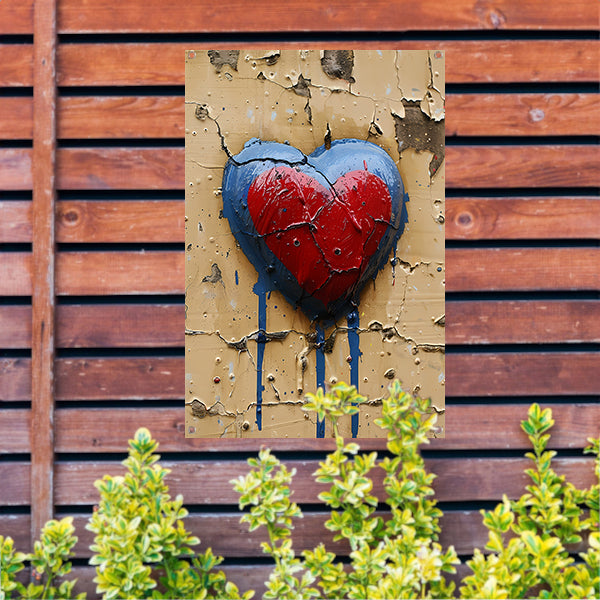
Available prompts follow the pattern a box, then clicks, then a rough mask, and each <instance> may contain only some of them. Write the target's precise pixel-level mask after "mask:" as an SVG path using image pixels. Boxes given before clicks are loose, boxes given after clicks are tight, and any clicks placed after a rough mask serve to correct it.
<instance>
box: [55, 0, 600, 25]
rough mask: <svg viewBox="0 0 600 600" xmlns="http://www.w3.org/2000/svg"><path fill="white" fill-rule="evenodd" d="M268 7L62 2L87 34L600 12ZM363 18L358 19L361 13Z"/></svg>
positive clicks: (528, 20)
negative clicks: (249, 8) (257, 9)
mask: <svg viewBox="0 0 600 600" xmlns="http://www.w3.org/2000/svg"><path fill="white" fill-rule="evenodd" d="M264 8H265V10H262V11H256V12H254V11H249V10H248V5H247V4H246V3H245V2H244V1H243V0H233V1H232V2H230V3H228V5H227V10H222V7H216V6H212V5H207V4H206V3H205V2H202V0H191V1H189V2H180V3H177V4H173V5H171V6H170V8H169V10H167V11H165V10H164V4H162V2H161V0H146V1H145V2H142V1H141V0H129V1H128V2H115V1H114V0H99V1H96V2H94V3H88V4H86V5H83V6H82V5H81V2H78V1H77V0H63V2H61V3H60V4H59V11H58V26H59V31H60V32H61V33H79V32H111V31H119V32H136V33H145V32H149V31H152V32H182V31H183V32H190V33H193V32H211V31H231V32H259V33H262V32H264V31H298V28H299V24H302V25H301V29H303V30H304V31H331V30H334V31H343V30H348V31H411V30H417V31H420V30H443V29H454V30H471V29H535V30H538V29H573V30H579V29H591V28H593V27H594V25H595V24H596V22H597V17H598V13H597V10H596V6H595V5H594V2H593V1H592V0H572V2H571V3H569V4H568V5H562V4H556V3H552V4H548V3H545V2H543V0H530V1H529V2H527V3H522V4H517V3H515V2H513V1H512V0H496V1H495V2H494V3H493V4H492V3H491V2H476V3H474V2H473V0H453V1H452V2H451V3H450V4H448V5H446V10H444V11H440V10H439V5H437V4H436V3H435V2H434V0H425V1H424V2H419V3H415V4H402V6H401V7H400V6H399V5H396V4H395V3H391V4H390V2H386V1H385V0H369V1H367V0H358V1H356V2H354V3H353V5H352V10H348V5H347V4H346V3H345V2H344V1H343V0H333V1H330V2H328V3H327V5H323V4H322V3H320V2H316V1H314V0H310V1H306V0H303V1H301V0H289V1H288V2H287V3H285V4H278V3H276V2H273V1H270V2H268V3H267V5H266V6H265V7H264ZM357 14H359V15H360V18H359V19H357V18H356V15H357Z"/></svg>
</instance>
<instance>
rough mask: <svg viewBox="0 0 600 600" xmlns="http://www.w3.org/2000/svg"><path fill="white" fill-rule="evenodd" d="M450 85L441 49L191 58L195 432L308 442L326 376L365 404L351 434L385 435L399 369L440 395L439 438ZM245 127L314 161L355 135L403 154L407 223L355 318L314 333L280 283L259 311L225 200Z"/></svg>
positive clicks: (408, 382)
mask: <svg viewBox="0 0 600 600" xmlns="http://www.w3.org/2000/svg"><path fill="white" fill-rule="evenodd" d="M444 94H445V92H444V55H443V53H442V52H440V51H371V50H369V51H366V50H360V51H318V50H282V51H279V50H265V51H256V50H251V51H243V50H240V51H237V50H236V51H231V50H230V51H216V50H212V51H209V52H206V51H192V50H190V51H187V52H186V217H185V219H186V324H185V326H186V435H187V436H188V437H315V435H316V431H317V423H316V422H315V419H314V417H313V415H312V414H311V415H307V414H305V412H304V411H303V410H302V404H303V398H304V394H305V393H306V392H310V391H314V390H315V389H316V387H317V383H324V384H329V383H333V382H335V381H346V382H352V383H356V384H358V388H359V391H360V392H361V394H363V395H365V396H367V397H368V398H369V403H368V404H367V405H365V406H363V408H362V409H361V414H360V416H359V419H358V428H357V429H356V425H357V423H356V422H355V427H354V432H353V426H352V423H351V421H350V419H348V421H347V422H345V423H344V424H343V426H342V431H343V433H344V435H346V436H348V437H350V436H351V435H352V434H353V433H354V434H356V435H357V436H358V437H380V436H381V431H380V430H379V428H378V427H377V426H376V425H375V424H374V422H373V421H374V419H376V418H377V417H378V416H379V415H380V404H381V402H380V399H381V398H382V397H383V396H384V395H385V394H386V391H387V385H388V384H389V382H390V380H392V379H394V378H397V379H399V380H400V382H401V383H402V385H403V387H404V389H406V390H409V391H412V392H414V393H416V394H419V395H421V396H426V397H431V398H432V399H433V404H434V407H435V410H436V411H437V412H438V413H439V419H438V425H439V435H440V436H443V435H444V415H443V413H444V324H445V318H444ZM253 137H257V138H260V139H262V140H269V141H271V140H273V141H278V142H289V143H290V144H291V145H292V146H295V147H296V148H298V149H299V150H300V151H301V152H303V153H304V154H307V155H308V154H310V153H311V152H313V151H314V150H315V148H317V147H318V146H320V145H322V144H323V143H324V142H325V143H327V141H328V140H329V141H331V140H337V139H342V138H357V139H364V140H368V141H371V142H373V143H375V144H377V145H379V146H380V147H381V148H383V149H384V150H385V151H386V152H387V153H388V154H389V155H390V156H391V157H392V158H393V160H394V161H396V164H397V165H398V169H399V171H400V174H401V176H402V179H403V181H404V185H405V187H406V191H407V193H408V195H409V198H410V200H409V202H408V203H407V209H408V223H407V226H406V229H405V231H404V233H403V235H402V237H401V238H400V240H399V242H398V245H397V251H396V252H395V253H393V254H392V255H390V257H389V260H388V262H387V265H386V267H385V268H384V269H383V270H382V271H380V272H379V274H378V276H377V277H376V279H375V280H374V281H372V282H370V283H368V284H367V285H366V287H365V288H364V289H363V291H362V293H361V297H360V305H359V308H358V323H350V322H345V321H344V322H338V323H337V325H336V326H331V327H327V328H325V329H323V330H322V329H321V328H319V327H317V326H316V325H315V324H314V323H312V324H311V322H310V321H309V319H308V318H307V317H306V316H305V315H304V314H303V313H302V312H301V311H299V310H295V309H294V307H293V306H291V305H290V304H289V303H288V302H287V301H286V300H285V299H284V298H283V296H282V295H281V294H280V293H279V292H277V291H272V292H270V293H269V294H267V297H266V302H265V305H264V306H259V298H258V295H257V294H256V293H255V292H254V289H255V287H254V286H255V284H256V283H257V272H256V270H255V269H254V267H253V266H252V265H251V264H250V262H249V261H248V259H247V258H246V256H245V255H244V253H243V252H242V250H241V249H240V248H239V246H238V245H237V244H236V241H235V239H234V237H233V235H232V233H231V230H230V228H229V223H228V221H227V219H225V218H224V217H223V212H222V208H223V206H222V198H221V179H222V175H223V169H224V166H225V163H226V162H227V158H228V156H229V155H235V154H237V153H238V152H240V151H241V150H242V148H243V146H244V143H245V142H247V141H248V140H249V139H250V138H253ZM261 311H263V312H264V314H262V315H259V313H260V312H261ZM259 318H261V319H263V320H264V319H266V327H265V332H264V334H263V333H261V331H260V329H261V328H260V326H259ZM263 322H264V321H263ZM257 404H258V405H259V410H260V414H261V417H260V419H257ZM258 423H260V428H259V425H258ZM324 435H325V437H329V436H330V435H331V432H330V431H328V430H325V432H324Z"/></svg>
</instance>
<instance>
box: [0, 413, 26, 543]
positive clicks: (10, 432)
mask: <svg viewBox="0 0 600 600" xmlns="http://www.w3.org/2000/svg"><path fill="white" fill-rule="evenodd" d="M30 424H31V410H29V409H26V408H17V409H11V410H3V411H2V419H0V455H2V454H29V453H30V452H31V426H30ZM0 531H2V527H1V526H0ZM25 532H26V533H27V537H29V529H26V530H25ZM2 535H4V536H6V535H7V534H6V533H4V532H2Z"/></svg>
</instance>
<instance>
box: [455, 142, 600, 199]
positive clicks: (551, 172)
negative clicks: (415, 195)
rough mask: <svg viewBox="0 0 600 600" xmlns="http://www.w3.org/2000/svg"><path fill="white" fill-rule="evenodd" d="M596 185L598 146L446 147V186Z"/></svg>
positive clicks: (599, 173)
mask: <svg viewBox="0 0 600 600" xmlns="http://www.w3.org/2000/svg"><path fill="white" fill-rule="evenodd" d="M597 186H600V147H599V146H592V145H589V146H587V145H586V146H584V145H575V144H574V145H569V146H566V145H565V146H558V145H547V146H541V145H532V146H529V145H527V146H516V145H515V146H448V147H447V148H446V188H489V187H494V188H519V187H541V188H544V187H574V188H578V187H597Z"/></svg>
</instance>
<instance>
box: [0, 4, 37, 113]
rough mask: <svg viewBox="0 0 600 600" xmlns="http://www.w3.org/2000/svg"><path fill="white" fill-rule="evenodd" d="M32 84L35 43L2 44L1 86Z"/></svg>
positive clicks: (0, 49) (0, 46)
mask: <svg viewBox="0 0 600 600" xmlns="http://www.w3.org/2000/svg"><path fill="white" fill-rule="evenodd" d="M17 1H18V0H17ZM0 6H5V3H4V2H3V3H1V4H0ZM0 10H1V9H0ZM1 27H2V24H0V28H1ZM32 85H33V44H0V87H7V88H9V87H31V86H32ZM21 100H29V101H31V99H30V98H29V99H26V98H21Z"/></svg>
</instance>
